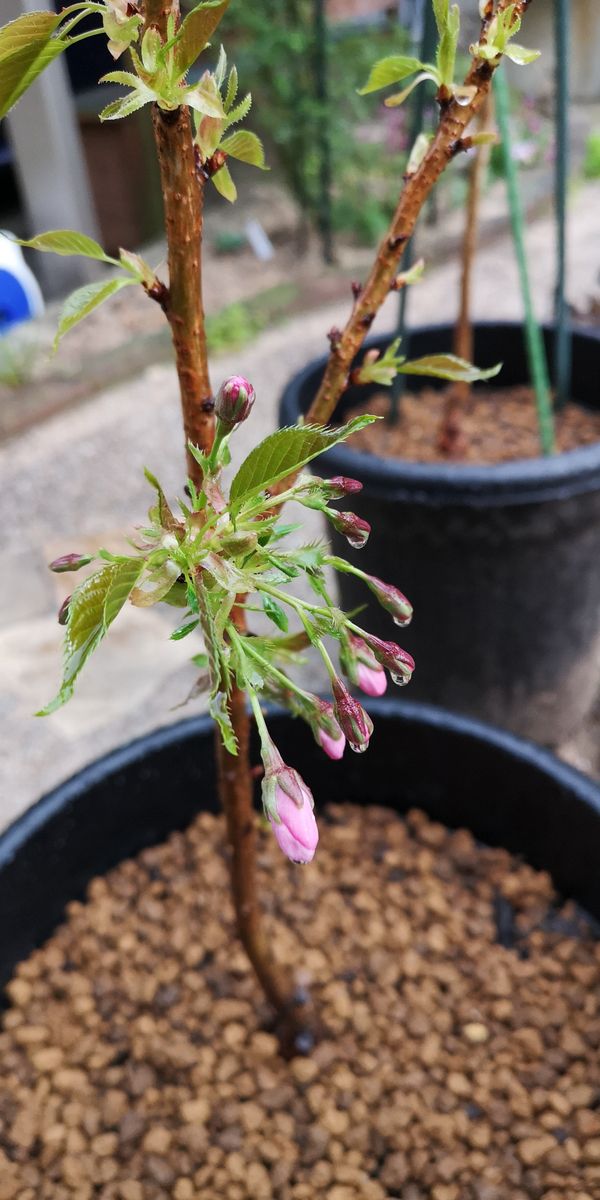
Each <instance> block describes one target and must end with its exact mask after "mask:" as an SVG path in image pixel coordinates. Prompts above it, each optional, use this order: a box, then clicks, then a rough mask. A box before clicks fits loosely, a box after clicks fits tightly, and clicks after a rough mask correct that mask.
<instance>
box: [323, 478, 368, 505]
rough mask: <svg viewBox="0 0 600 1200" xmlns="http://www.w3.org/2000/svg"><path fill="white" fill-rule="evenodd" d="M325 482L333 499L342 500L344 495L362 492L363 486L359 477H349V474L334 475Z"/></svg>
mask: <svg viewBox="0 0 600 1200" xmlns="http://www.w3.org/2000/svg"><path fill="white" fill-rule="evenodd" d="M323 482H324V483H325V486H326V487H327V489H328V495H329V497H330V499H331V500H340V499H341V497H342V496H351V495H353V494H354V493H355V492H362V487H363V485H362V483H360V481H359V480H358V479H349V478H348V476H347V475H333V476H332V478H331V479H326V480H324V481H323Z"/></svg>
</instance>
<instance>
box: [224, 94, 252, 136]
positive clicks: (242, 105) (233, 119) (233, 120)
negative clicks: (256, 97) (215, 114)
mask: <svg viewBox="0 0 600 1200" xmlns="http://www.w3.org/2000/svg"><path fill="white" fill-rule="evenodd" d="M251 108H252V96H251V94H250V92H248V95H247V96H244V99H243V100H240V102H239V104H238V105H236V107H235V108H232V110H231V112H228V113H227V119H226V128H227V129H228V128H229V126H230V125H237V124H238V123H239V122H240V121H243V120H244V117H247V116H248V113H249V112H250V109H251Z"/></svg>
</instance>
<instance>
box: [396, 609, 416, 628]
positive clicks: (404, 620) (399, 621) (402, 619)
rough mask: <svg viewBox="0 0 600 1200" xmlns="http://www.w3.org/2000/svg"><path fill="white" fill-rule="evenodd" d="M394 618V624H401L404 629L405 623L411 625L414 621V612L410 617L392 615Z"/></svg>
mask: <svg viewBox="0 0 600 1200" xmlns="http://www.w3.org/2000/svg"><path fill="white" fill-rule="evenodd" d="M392 620H393V622H394V625H399V626H400V628H401V629H403V628H404V626H405V625H410V623H411V621H412V613H411V614H410V616H409V617H392Z"/></svg>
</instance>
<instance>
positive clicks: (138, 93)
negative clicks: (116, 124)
mask: <svg viewBox="0 0 600 1200" xmlns="http://www.w3.org/2000/svg"><path fill="white" fill-rule="evenodd" d="M154 100H156V96H155V94H154V92H152V91H151V90H150V88H147V87H146V86H145V85H144V84H143V83H140V82H139V80H138V85H137V88H135V90H134V91H132V92H129V94H128V95H127V96H122V97H121V98H120V99H119V100H113V101H112V103H111V104H107V105H106V108H103V109H102V112H101V113H99V120H100V121H121V120H122V119H123V117H130V116H131V115H132V113H134V112H137V111H138V109H140V108H143V107H144V105H145V104H152V103H153V101H154Z"/></svg>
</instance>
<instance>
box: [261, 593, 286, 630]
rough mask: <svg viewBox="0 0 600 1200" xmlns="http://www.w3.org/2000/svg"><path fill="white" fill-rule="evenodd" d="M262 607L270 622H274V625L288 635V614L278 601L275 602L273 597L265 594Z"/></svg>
mask: <svg viewBox="0 0 600 1200" xmlns="http://www.w3.org/2000/svg"><path fill="white" fill-rule="evenodd" d="M262 606H263V608H264V610H265V613H266V615H267V617H268V618H269V620H270V621H272V622H273V624H274V625H276V626H277V628H278V629H281V631H282V633H287V631H288V619H287V613H285V612H284V611H283V609H282V607H281V605H280V604H278V603H277V601H276V600H274V599H273V597H272V596H268V595H266V594H265V595H264V596H263V598H262Z"/></svg>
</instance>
